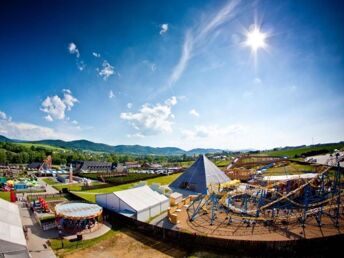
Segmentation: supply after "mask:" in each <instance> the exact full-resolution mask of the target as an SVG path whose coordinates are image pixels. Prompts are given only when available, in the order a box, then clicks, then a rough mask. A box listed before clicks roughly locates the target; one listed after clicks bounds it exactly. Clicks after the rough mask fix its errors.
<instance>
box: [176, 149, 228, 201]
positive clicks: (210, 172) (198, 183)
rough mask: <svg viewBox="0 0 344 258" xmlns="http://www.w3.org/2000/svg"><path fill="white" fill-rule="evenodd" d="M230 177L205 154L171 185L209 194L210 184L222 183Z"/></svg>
mask: <svg viewBox="0 0 344 258" xmlns="http://www.w3.org/2000/svg"><path fill="white" fill-rule="evenodd" d="M228 181H230V179H229V178H228V177H227V176H226V174H225V173H224V172H223V171H221V170H220V169H219V168H218V167H217V166H216V165H215V164H214V163H213V162H211V161H210V160H209V159H208V158H207V157H206V156H205V155H200V156H199V158H198V159H197V160H196V161H195V162H194V163H193V164H192V166H191V167H189V168H188V169H187V170H186V171H185V172H184V173H183V174H182V175H181V176H179V177H178V178H177V179H176V180H174V181H173V182H172V183H171V184H170V185H169V186H170V187H171V188H177V189H178V188H179V189H180V188H181V189H186V190H191V191H194V192H197V193H202V194H207V192H208V190H207V187H208V185H210V184H221V183H224V182H228Z"/></svg>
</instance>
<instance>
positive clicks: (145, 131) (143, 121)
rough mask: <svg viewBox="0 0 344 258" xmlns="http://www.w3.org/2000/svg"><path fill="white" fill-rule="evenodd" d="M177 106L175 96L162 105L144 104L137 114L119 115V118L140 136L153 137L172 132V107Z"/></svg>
mask: <svg viewBox="0 0 344 258" xmlns="http://www.w3.org/2000/svg"><path fill="white" fill-rule="evenodd" d="M176 104H177V98H176V97H175V96H173V97H171V98H169V99H167V100H166V101H165V102H164V104H160V103H158V104H156V105H154V106H153V105H150V104H147V103H146V104H144V105H143V106H142V107H141V108H140V109H139V111H138V112H137V113H131V112H128V113H121V114H120V118H121V119H123V120H127V121H129V122H130V123H131V125H132V126H133V127H134V128H135V129H136V130H138V131H140V132H139V133H141V134H142V135H154V134H159V133H169V132H172V124H173V121H172V120H173V119H174V115H173V113H172V107H173V106H174V105H176Z"/></svg>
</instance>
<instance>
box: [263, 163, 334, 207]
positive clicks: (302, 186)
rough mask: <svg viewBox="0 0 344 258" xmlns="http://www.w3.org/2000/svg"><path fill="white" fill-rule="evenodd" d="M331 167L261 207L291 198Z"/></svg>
mask: <svg viewBox="0 0 344 258" xmlns="http://www.w3.org/2000/svg"><path fill="white" fill-rule="evenodd" d="M330 169H331V168H330V167H327V168H326V169H325V170H324V171H322V172H320V173H318V176H317V177H315V178H312V179H310V180H309V181H307V182H306V183H304V184H302V185H301V186H299V187H298V188H296V189H294V190H293V191H290V192H289V193H287V194H286V195H283V196H282V197H281V198H278V199H276V200H274V201H272V202H270V203H268V204H265V205H264V206H262V207H260V209H261V210H264V209H266V208H269V207H270V206H272V205H274V204H275V203H278V202H280V201H283V200H284V199H289V198H288V197H289V196H291V195H293V194H295V193H297V192H299V191H301V190H302V189H303V188H305V187H306V186H307V185H309V184H311V183H312V182H313V181H315V180H316V179H317V178H318V177H319V176H322V175H323V174H326V173H327V172H328V171H329V170H330Z"/></svg>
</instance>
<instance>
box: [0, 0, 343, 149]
mask: <svg viewBox="0 0 344 258" xmlns="http://www.w3.org/2000/svg"><path fill="white" fill-rule="evenodd" d="M343 5H344V4H343V3H342V1H334V0H333V1H322V0H309V1H306V0H301V1H300V0H294V1H272V0H266V1H263V0H262V1H248V0H247V1H240V0H229V1H225V0H219V1H204V0H195V1H183V0H175V1H158V2H157V1H130V3H129V1H105V0H101V1H95V0H88V1H76V0H70V1H67V0H65V1H62V0H59V1H56V0H51V1H1V3H0V24H1V25H0V46H1V47H0V134H1V135H4V136H7V137H9V138H15V139H21V140H40V139H63V140H76V139H87V140H91V141H95V142H101V143H106V144H111V145H118V144H140V145H148V146H159V147H163V146H175V147H180V148H183V149H185V150H189V149H192V148H198V147H205V148H222V149H229V150H240V149H248V148H250V149H251V148H253V149H269V148H273V147H280V146H295V145H303V144H307V145H309V144H312V143H314V144H316V143H326V142H337V141H342V140H344V85H343V82H344V72H343V71H344V59H343V58H344V26H343V24H344V16H343V15H342V14H341V10H343V7H344V6H343ZM254 30H257V31H259V35H260V36H261V37H262V40H263V41H264V42H263V41H262V42H261V43H262V44H261V45H260V47H256V48H254V47H253V46H252V44H250V43H248V42H249V37H250V35H252V31H254ZM259 35H258V36H259Z"/></svg>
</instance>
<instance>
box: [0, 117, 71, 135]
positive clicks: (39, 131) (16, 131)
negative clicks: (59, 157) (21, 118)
mask: <svg viewBox="0 0 344 258" xmlns="http://www.w3.org/2000/svg"><path fill="white" fill-rule="evenodd" d="M0 134H3V135H5V136H7V137H9V138H15V139H21V140H30V141H32V140H42V139H64V140H74V139H76V137H74V136H73V135H69V134H68V133H65V132H61V131H57V130H55V129H52V128H49V127H44V126H39V125H35V124H30V123H21V122H14V121H12V119H9V116H7V115H6V114H5V113H4V112H1V111H0Z"/></svg>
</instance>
